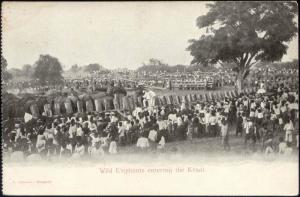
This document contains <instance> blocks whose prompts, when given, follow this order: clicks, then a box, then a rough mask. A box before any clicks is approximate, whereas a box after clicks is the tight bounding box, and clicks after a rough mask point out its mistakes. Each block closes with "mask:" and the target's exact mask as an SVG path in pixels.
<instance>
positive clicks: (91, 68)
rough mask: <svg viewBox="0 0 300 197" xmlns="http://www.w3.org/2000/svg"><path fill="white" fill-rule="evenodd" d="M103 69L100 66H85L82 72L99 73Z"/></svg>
mask: <svg viewBox="0 0 300 197" xmlns="http://www.w3.org/2000/svg"><path fill="white" fill-rule="evenodd" d="M102 69H103V66H101V65H100V64H97V63H95V64H89V65H87V66H85V68H84V71H86V72H89V73H93V72H95V71H100V70H102Z"/></svg>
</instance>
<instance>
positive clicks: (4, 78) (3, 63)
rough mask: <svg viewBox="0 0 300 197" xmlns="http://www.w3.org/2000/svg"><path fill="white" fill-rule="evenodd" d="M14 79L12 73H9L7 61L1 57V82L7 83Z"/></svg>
mask: <svg viewBox="0 0 300 197" xmlns="http://www.w3.org/2000/svg"><path fill="white" fill-rule="evenodd" d="M11 78H12V75H11V73H9V72H7V61H6V59H5V58H4V57H3V56H2V55H1V82H2V81H3V82H7V81H8V80H10V79H11Z"/></svg>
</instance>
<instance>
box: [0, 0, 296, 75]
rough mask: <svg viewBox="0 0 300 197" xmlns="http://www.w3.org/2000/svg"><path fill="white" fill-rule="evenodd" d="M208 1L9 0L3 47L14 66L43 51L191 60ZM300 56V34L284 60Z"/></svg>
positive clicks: (117, 59)
mask: <svg viewBox="0 0 300 197" xmlns="http://www.w3.org/2000/svg"><path fill="white" fill-rule="evenodd" d="M206 3H207V2H93V3H91V2H73V3H71V2H51V3H50V2H39V3H37V2H36V3H34V2H5V3H3V4H2V28H3V29H2V33H3V34H2V49H3V56H4V57H5V58H6V59H7V62H8V68H12V67H15V68H21V67H22V66H23V65H24V64H33V63H34V62H35V61H37V59H38V58H39V55H40V54H49V55H52V56H54V57H57V58H58V59H59V60H60V62H61V63H62V65H63V66H64V68H70V67H71V66H72V65H74V64H78V65H79V66H82V65H87V64H89V63H99V64H101V65H103V66H104V67H106V68H118V67H122V68H124V67H128V68H130V69H135V68H137V67H139V66H140V65H141V64H142V63H143V62H148V60H149V59H150V58H157V59H161V60H163V61H164V62H166V63H168V64H170V65H175V64H185V65H189V64H190V62H191V60H192V57H191V56H190V54H189V52H188V51H186V48H187V47H188V42H187V41H188V40H189V39H192V38H195V39H197V38H199V37H200V36H201V34H202V33H204V31H200V30H199V29H198V28H197V27H196V19H197V17H198V16H200V15H204V14H206V12H207V11H208V10H207V9H206V7H205V4H206ZM295 58H298V37H296V38H295V39H294V40H293V41H292V42H291V43H290V44H289V49H288V52H287V55H285V56H284V58H283V60H282V61H289V60H292V59H295Z"/></svg>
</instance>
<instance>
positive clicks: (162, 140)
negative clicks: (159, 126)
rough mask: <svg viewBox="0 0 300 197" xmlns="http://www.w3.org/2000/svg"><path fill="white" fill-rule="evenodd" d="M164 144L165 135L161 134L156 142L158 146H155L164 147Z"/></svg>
mask: <svg viewBox="0 0 300 197" xmlns="http://www.w3.org/2000/svg"><path fill="white" fill-rule="evenodd" d="M165 144H166V140H165V137H164V136H161V138H160V141H159V142H158V147H157V148H160V149H162V148H164V147H165Z"/></svg>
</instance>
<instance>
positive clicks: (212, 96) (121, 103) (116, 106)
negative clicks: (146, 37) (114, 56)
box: [30, 88, 256, 117]
mask: <svg viewBox="0 0 300 197" xmlns="http://www.w3.org/2000/svg"><path fill="white" fill-rule="evenodd" d="M255 91H256V90H255V88H247V89H244V91H243V92H244V93H255ZM237 96H238V93H237V91H235V90H231V91H223V92H206V93H199V94H186V95H181V96H179V95H176V94H173V95H167V96H156V97H155V98H154V105H156V106H166V105H175V106H178V105H181V104H182V103H187V104H192V103H196V102H207V101H219V100H223V99H224V98H226V97H227V98H234V97H237ZM137 106H139V107H142V106H143V102H142V98H141V97H137V96H120V95H115V96H114V98H111V97H105V98H96V99H92V98H89V99H87V100H84V101H83V100H77V101H76V103H72V101H71V100H66V101H65V102H64V103H63V104H61V103H59V102H54V104H53V106H51V104H49V103H47V104H45V105H44V106H43V107H44V112H45V113H46V114H47V115H48V114H49V115H50V114H53V115H62V114H73V113H83V112H106V111H111V110H117V111H126V110H129V111H131V110H134V109H135V107H137ZM62 108H63V109H62ZM30 112H31V114H32V115H33V117H39V116H40V115H41V114H40V113H39V108H38V106H37V104H36V103H33V104H32V105H31V106H30Z"/></svg>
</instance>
